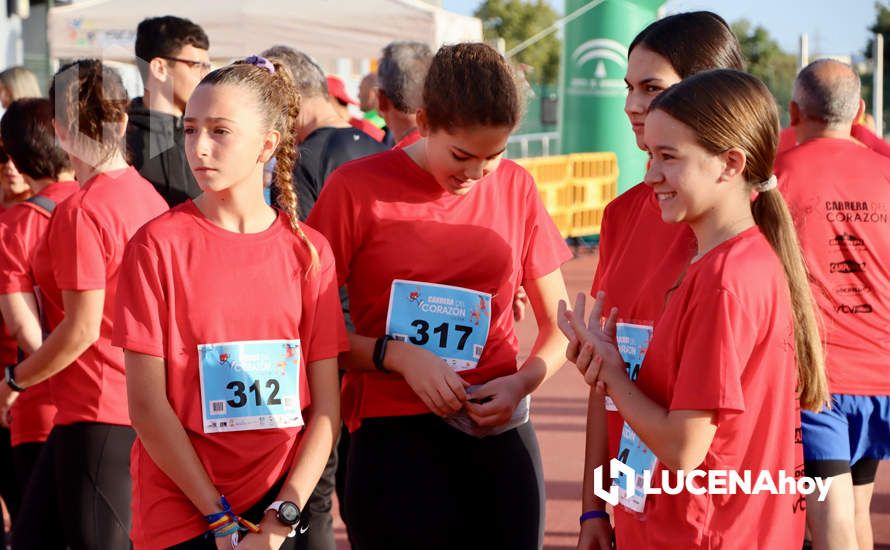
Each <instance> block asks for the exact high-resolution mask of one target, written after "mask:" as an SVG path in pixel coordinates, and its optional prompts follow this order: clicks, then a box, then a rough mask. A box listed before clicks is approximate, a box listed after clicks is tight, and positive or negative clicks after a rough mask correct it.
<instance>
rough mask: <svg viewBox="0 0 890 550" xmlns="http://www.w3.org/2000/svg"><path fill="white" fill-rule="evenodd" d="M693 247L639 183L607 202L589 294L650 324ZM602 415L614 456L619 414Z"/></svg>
mask: <svg viewBox="0 0 890 550" xmlns="http://www.w3.org/2000/svg"><path fill="white" fill-rule="evenodd" d="M695 250H696V241H695V235H694V234H693V233H692V230H691V229H690V228H689V226H688V225H686V224H685V223H665V222H664V221H663V220H662V219H661V209H660V208H659V207H658V201H657V200H656V198H655V193H654V192H653V191H652V188H651V187H650V186H648V185H646V184H645V183H639V184H637V185H635V186H634V187H632V188H630V189H629V190H627V191H625V192H624V193H623V194H621V195H620V196H619V197H617V198H616V199H615V200H613V201H612V202H610V203H609V205H608V206H606V209H605V212H604V214H603V224H602V231H601V233H600V245H599V260H598V262H597V266H596V273H595V274H594V276H593V286H592V287H591V290H590V294H591V296H596V293H597V292H598V291H600V290H602V291H604V292H605V293H606V308H605V309H604V310H603V311H605V312H608V311H610V310H611V309H612V308H613V307H617V308H618V315H619V321H620V322H624V323H630V324H639V325H644V326H653V325H654V324H655V322H656V321H657V320H658V318H659V317H660V316H661V313H662V312H663V311H664V307H665V302H666V299H667V293H668V290H669V289H670V288H672V287H673V286H674V285H675V284H676V283H677V281H678V280H679V278H680V275H681V274H682V273H683V270H684V269H685V268H686V266H687V265H688V264H689V261H690V260H691V259H692V257H693V256H694V255H695ZM607 418H608V432H609V456H610V457H614V456H616V454H617V451H618V440H619V439H620V438H621V428H622V426H623V425H624V420H623V418H622V417H621V415H620V414H619V413H616V412H613V411H609V413H608V415H607Z"/></svg>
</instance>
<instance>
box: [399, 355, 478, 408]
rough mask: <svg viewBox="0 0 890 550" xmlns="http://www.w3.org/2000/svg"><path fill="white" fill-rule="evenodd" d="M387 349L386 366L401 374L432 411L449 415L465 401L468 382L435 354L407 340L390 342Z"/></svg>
mask: <svg viewBox="0 0 890 550" xmlns="http://www.w3.org/2000/svg"><path fill="white" fill-rule="evenodd" d="M389 345H390V346H391V347H390V348H388V350H387V359H388V361H387V363H388V365H387V368H389V369H390V370H392V371H393V372H396V373H398V374H401V375H402V378H404V379H405V381H406V382H408V385H409V386H411V389H412V390H414V393H416V394H417V396H418V397H420V399H422V400H423V402H424V404H425V405H426V406H427V407H429V409H430V410H431V411H433V412H434V413H436V414H437V415H439V416H443V417H444V416H448V415H451V414H454V413H456V412H457V411H459V410H460V409H461V408H462V407H463V406H464V403H465V402H466V400H467V392H466V388H467V386H469V385H470V383H469V382H467V381H466V380H464V379H463V378H461V377H460V375H458V374H457V373H456V372H454V370H452V368H451V367H449V366H448V364H447V363H446V362H445V361H443V360H442V358H440V357H439V356H437V355H436V354H434V353H432V352H430V351H427V350H425V349H423V348H420V347H417V346H413V345H411V344H409V343H407V342H399V341H393V342H390V344H389Z"/></svg>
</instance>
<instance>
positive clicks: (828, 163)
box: [775, 138, 890, 395]
mask: <svg viewBox="0 0 890 550" xmlns="http://www.w3.org/2000/svg"><path fill="white" fill-rule="evenodd" d="M775 171H776V174H777V175H778V178H779V188H780V189H781V191H782V195H783V196H784V197H785V200H786V201H787V202H788V205H789V208H790V209H791V213H792V216H793V217H794V221H795V225H796V226H797V232H798V235H799V237H800V243H801V247H802V249H803V252H804V255H805V257H806V260H807V265H808V267H809V270H810V274H811V276H812V279H813V280H814V284H813V295H814V296H815V298H816V303H817V304H818V306H819V310H820V311H821V313H822V320H823V324H824V335H825V338H824V339H825V348H826V349H825V352H826V358H825V362H826V370H827V372H828V385H829V389H830V391H831V392H832V393H843V394H853V395H890V330H888V327H890V262H888V258H890V159H888V158H887V157H884V156H881V155H879V154H877V153H875V152H873V151H871V150H869V149H867V148H865V147H863V146H861V145H859V144H858V143H856V142H853V141H848V140H840V139H828V138H823V139H814V140H811V141H807V142H805V143H803V144H801V145H799V146H797V147H796V148H794V149H792V150H791V151H788V152H787V153H785V154H783V155H780V156H779V158H778V159H777V161H776V168H775Z"/></svg>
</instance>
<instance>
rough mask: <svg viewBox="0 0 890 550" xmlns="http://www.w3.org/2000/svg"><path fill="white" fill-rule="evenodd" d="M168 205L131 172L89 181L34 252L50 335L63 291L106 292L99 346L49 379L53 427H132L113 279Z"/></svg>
mask: <svg viewBox="0 0 890 550" xmlns="http://www.w3.org/2000/svg"><path fill="white" fill-rule="evenodd" d="M166 210H167V203H166V202H165V201H164V199H162V198H161V196H160V195H159V194H158V192H157V191H155V189H154V187H153V186H152V185H151V184H150V183H149V182H148V181H146V180H145V179H143V178H142V176H140V175H139V172H137V171H136V169H135V168H133V167H132V166H130V167H128V168H126V169H125V170H120V171H115V172H105V173H102V174H99V175H97V176H95V177H93V178H91V179H90V180H89V181H88V182H86V184H85V185H84V186H83V188H82V189H81V190H80V191H78V192H76V193H74V194H73V195H71V197H69V198H68V200H66V201H65V202H63V203H62V204H60V205H59V207H58V208H56V211H55V213H54V214H53V217H52V220H50V223H49V230H48V233H47V238H46V240H45V241H44V243H43V244H42V245H41V246H40V248H39V249H38V252H37V258H36V261H35V265H34V274H35V279H36V282H37V284H38V286H39V287H40V289H41V293H42V295H43V298H44V304H45V313H46V318H47V321H48V322H49V329H50V330H55V328H56V327H57V326H58V324H59V322H61V319H62V316H63V315H64V313H63V309H62V291H63V290H78V291H84V290H98V289H103V290H105V304H104V307H103V311H102V322H101V325H100V335H99V339H98V340H97V341H96V342H95V343H94V344H93V345H91V346H90V347H89V348H88V349H87V350H86V351H85V352H83V353H82V354H81V356H80V357H78V358H77V359H76V360H75V361H74V362H73V363H71V365H69V366H68V367H66V368H65V369H64V370H62V371H61V372H59V373H58V374H56V375H55V376H53V377H52V378H50V379H49V383H50V391H51V392H52V397H53V402H54V403H55V405H56V407H58V409H59V412H58V413H57V414H56V419H55V424H56V425H61V426H64V425H68V424H73V423H75V422H103V423H107V424H119V425H129V424H130V415H129V412H128V411H127V389H126V381H125V378H124V355H123V351H121V350H120V349H118V348H115V347H113V346H112V345H111V327H112V318H113V315H114V303H115V297H116V294H117V281H118V273H119V270H120V263H121V259H122V258H123V255H124V246H125V245H126V244H127V241H129V240H130V237H132V236H133V234H134V233H135V232H136V230H138V229H139V228H140V227H142V225H143V224H145V222H147V221H148V220H150V219H152V218H154V217H156V216H158V215H160V214H162V213H163V212H164V211H166Z"/></svg>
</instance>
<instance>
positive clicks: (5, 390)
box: [0, 381, 19, 428]
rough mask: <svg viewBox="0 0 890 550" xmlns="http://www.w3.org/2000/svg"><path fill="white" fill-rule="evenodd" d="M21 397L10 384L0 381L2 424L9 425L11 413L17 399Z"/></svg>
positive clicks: (0, 421)
mask: <svg viewBox="0 0 890 550" xmlns="http://www.w3.org/2000/svg"><path fill="white" fill-rule="evenodd" d="M18 398H19V392H17V391H12V388H10V387H9V386H8V385H6V384H5V383H3V382H2V381H0V425H2V426H3V427H4V428H8V427H9V422H10V414H9V412H10V411H11V410H12V406H13V405H14V404H15V400H16V399H18Z"/></svg>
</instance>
